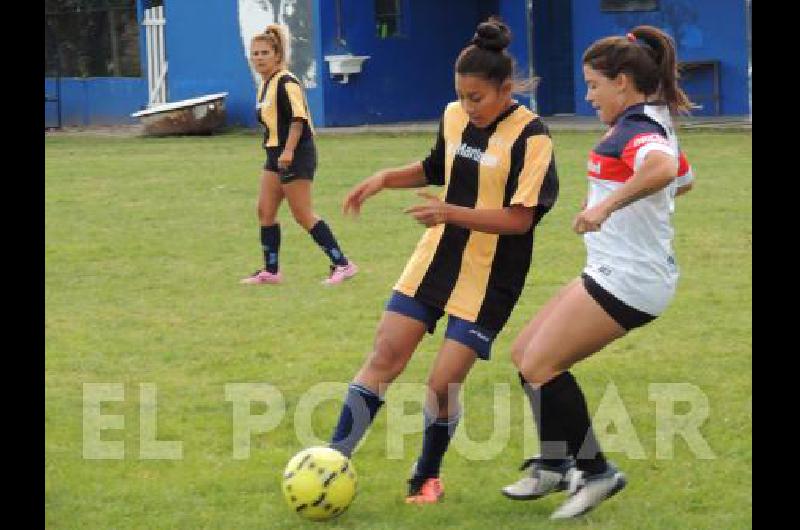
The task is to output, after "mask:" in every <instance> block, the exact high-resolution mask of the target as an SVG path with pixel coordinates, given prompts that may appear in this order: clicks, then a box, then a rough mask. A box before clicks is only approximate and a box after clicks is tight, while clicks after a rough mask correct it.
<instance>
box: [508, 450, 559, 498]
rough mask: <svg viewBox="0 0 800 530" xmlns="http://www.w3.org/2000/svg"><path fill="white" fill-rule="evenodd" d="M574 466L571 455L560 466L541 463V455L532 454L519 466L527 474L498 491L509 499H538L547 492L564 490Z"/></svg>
mask: <svg viewBox="0 0 800 530" xmlns="http://www.w3.org/2000/svg"><path fill="white" fill-rule="evenodd" d="M574 467H575V460H574V459H573V458H572V457H569V458H568V459H566V460H564V463H563V464H561V465H560V466H551V465H547V464H545V463H543V462H542V458H541V456H534V457H533V458H528V459H527V460H525V461H524V462H523V463H522V466H521V467H520V468H519V470H520V471H525V470H526V469H527V470H528V474H527V476H525V477H522V478H521V479H519V480H518V481H516V482H515V483H514V484H509V485H508V486H505V487H504V488H502V489H501V490H500V491H501V492H502V493H503V495H505V496H506V497H508V498H509V499H514V500H517V501H527V500H533V499H538V498H540V497H544V496H545V495H547V494H549V493H554V492H556V491H564V490H565V489H567V487H568V485H569V482H568V475H569V472H570V470H572V469H573V468H574Z"/></svg>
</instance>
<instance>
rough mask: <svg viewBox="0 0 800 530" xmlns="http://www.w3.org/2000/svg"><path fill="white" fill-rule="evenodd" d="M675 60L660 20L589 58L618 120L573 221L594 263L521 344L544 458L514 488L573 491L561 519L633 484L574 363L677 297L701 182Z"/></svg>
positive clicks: (598, 93)
mask: <svg viewBox="0 0 800 530" xmlns="http://www.w3.org/2000/svg"><path fill="white" fill-rule="evenodd" d="M676 65H677V59H676V56H675V45H674V43H673V41H672V39H671V38H670V37H669V36H668V35H666V34H665V33H664V32H663V31H661V30H659V29H657V28H654V27H652V26H639V27H637V28H635V29H633V30H632V31H631V33H629V34H628V35H626V36H624V37H606V38H604V39H600V40H598V41H597V42H595V43H593V44H592V45H591V46H590V47H589V48H588V49H587V50H586V52H585V53H584V55H583V72H584V77H585V79H586V84H587V88H588V90H587V94H586V100H587V101H589V102H591V104H592V106H593V107H594V108H595V109H597V114H598V117H599V118H600V120H601V121H602V122H603V123H605V124H607V125H608V126H609V129H608V131H607V132H606V134H605V135H604V136H603V137H602V138H601V140H600V141H599V143H598V144H597V145H596V146H595V147H594V149H593V150H592V151H591V153H590V156H589V163H588V178H589V194H588V197H587V200H586V204H585V207H584V209H583V210H582V211H581V212H580V213H579V214H578V215H577V217H576V218H575V221H574V223H573V228H574V229H575V231H576V232H577V233H579V234H583V235H584V239H585V243H586V249H587V261H586V267H585V268H584V270H583V272H582V274H581V276H580V277H579V278H576V279H575V280H573V281H572V282H570V283H569V284H568V285H567V286H566V287H564V288H563V289H562V290H561V291H560V292H559V293H558V294H557V295H556V296H555V297H553V298H552V299H551V300H550V301H548V302H547V303H546V304H545V305H544V307H542V309H541V310H540V311H539V312H538V313H537V314H536V316H535V317H534V318H533V320H531V322H530V323H528V325H527V326H526V327H525V328H524V329H523V330H522V332H521V333H520V334H519V336H518V337H517V339H516V341H515V342H514V345H513V346H512V358H513V360H514V363H515V364H516V366H517V368H518V369H519V377H520V382H521V383H522V385H523V388H524V390H525V393H526V394H527V396H528V398H529V400H530V402H531V408H532V409H533V415H534V418H535V420H536V427H537V431H538V435H539V441H540V448H541V451H542V454H541V455H539V456H536V457H533V458H530V459H528V460H526V461H525V463H524V464H523V469H526V470H527V473H526V475H525V477H523V478H522V479H521V480H519V481H517V482H516V483H514V484H511V485H509V486H506V487H505V488H503V494H504V495H506V496H507V497H510V498H512V499H537V498H540V497H542V496H544V495H547V494H549V493H552V492H555V491H560V490H564V489H568V490H569V492H570V495H569V497H568V498H567V500H566V501H565V502H564V503H563V504H562V505H561V506H560V507H559V508H558V509H557V510H556V511H555V512H554V513H553V515H552V518H554V519H563V518H569V517H575V516H578V515H582V514H584V513H586V512H588V511H589V510H591V509H592V508H594V507H595V506H597V505H598V504H600V503H601V502H602V501H603V500H605V499H607V498H609V497H611V496H612V495H614V494H616V493H617V492H619V491H620V490H621V489H622V488H623V487H625V484H626V478H625V475H623V474H622V472H620V471H619V470H618V469H617V468H616V466H614V464H612V463H611V462H608V461H606V458H605V456H604V455H603V452H602V451H601V450H600V445H599V444H598V442H597V439H596V437H595V434H594V432H593V430H592V426H591V421H590V418H589V413H588V409H587V407H586V400H585V398H584V396H583V392H582V391H581V389H580V387H579V386H578V383H577V381H576V380H575V378H574V377H573V376H572V374H570V372H569V369H570V368H571V367H572V366H573V365H574V364H575V363H577V362H578V361H581V360H583V359H585V358H586V357H588V356H590V355H592V354H593V353H595V352H597V351H599V350H601V349H602V348H603V347H605V346H606V345H607V344H609V343H611V342H613V341H614V340H616V339H618V338H620V337H622V336H623V335H625V334H626V333H627V332H628V331H629V330H631V329H633V328H636V327H639V326H642V325H644V324H646V323H648V322H650V321H652V320H653V319H654V318H656V316H658V315H659V314H660V313H661V312H662V311H663V310H664V308H665V307H666V306H667V304H668V303H669V301H670V300H671V299H672V297H673V295H674V293H675V286H676V283H677V279H678V267H677V264H676V262H675V257H674V254H673V251H672V237H673V229H672V224H671V216H672V213H673V210H674V198H675V197H676V196H677V195H679V194H681V193H685V192H686V191H688V190H689V189H690V188H691V186H692V180H693V177H692V171H691V168H690V167H689V165H688V162H686V159H685V157H683V155H682V154H681V152H680V148H679V146H678V141H677V139H676V137H675V132H674V129H673V126H672V119H671V115H673V114H676V113H677V112H679V111H686V110H688V108H689V105H690V103H689V100H688V99H687V97H686V95H685V94H684V93H683V92H682V91H681V89H680V88H679V87H678V84H677V68H676Z"/></svg>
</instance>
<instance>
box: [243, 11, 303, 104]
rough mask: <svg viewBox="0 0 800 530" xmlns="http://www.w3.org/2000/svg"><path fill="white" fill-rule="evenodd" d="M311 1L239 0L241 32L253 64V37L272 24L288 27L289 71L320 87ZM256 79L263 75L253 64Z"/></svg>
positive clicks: (248, 58) (245, 49)
mask: <svg viewBox="0 0 800 530" xmlns="http://www.w3.org/2000/svg"><path fill="white" fill-rule="evenodd" d="M312 16H313V13H312V7H311V0H239V33H240V35H241V37H242V44H244V52H245V57H246V59H247V61H248V64H250V62H249V61H250V40H251V39H252V38H253V36H254V35H256V34H258V33H263V32H264V29H266V27H267V26H268V25H269V24H281V25H283V26H285V27H286V28H288V32H287V33H288V34H289V38H290V40H291V43H292V45H291V52H290V54H289V57H288V59H289V70H291V71H292V73H294V75H296V76H297V78H298V79H300V81H301V82H302V83H303V84H304V85H305V86H306V88H315V87H316V86H317V82H316V79H317V64H316V60H315V58H314V46H313V44H314V43H313V41H312V39H313V31H312V29H313V28H312ZM251 73H252V74H253V80H254V81H255V83H256V84H258V83H260V82H261V76H260V75H258V74H257V73H256V71H255V70H253V69H252V67H251Z"/></svg>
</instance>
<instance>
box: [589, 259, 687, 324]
mask: <svg viewBox="0 0 800 530" xmlns="http://www.w3.org/2000/svg"><path fill="white" fill-rule="evenodd" d="M583 272H584V273H586V274H588V275H589V276H590V277H591V278H592V279H593V280H594V281H596V282H597V283H598V284H599V285H600V287H602V288H603V289H605V290H606V291H608V292H609V293H611V294H612V295H614V296H615V297H616V298H619V299H620V300H621V301H622V302H624V303H626V304H627V305H629V306H631V307H632V308H634V309H638V310H639V311H643V312H645V313H647V314H648V315H653V316H658V315H660V314H661V313H662V312H664V309H666V308H667V306H668V305H669V303H670V302H671V301H672V298H673V297H674V296H675V289H676V287H677V283H678V282H677V280H678V276H677V274H675V275H673V276H672V278H670V279H669V280H665V279H664V278H663V277H660V276H644V275H634V274H631V273H628V272H627V271H624V270H618V269H615V268H613V267H610V266H608V265H601V264H593V263H589V264H588V265H586V267H585V268H584V269H583Z"/></svg>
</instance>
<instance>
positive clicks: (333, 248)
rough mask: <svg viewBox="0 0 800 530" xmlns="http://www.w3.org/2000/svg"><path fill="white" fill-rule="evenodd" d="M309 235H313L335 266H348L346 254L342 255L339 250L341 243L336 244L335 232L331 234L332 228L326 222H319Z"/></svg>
mask: <svg viewBox="0 0 800 530" xmlns="http://www.w3.org/2000/svg"><path fill="white" fill-rule="evenodd" d="M308 233H309V234H311V237H313V238H314V241H316V243H317V245H319V246H320V248H322V250H323V251H324V252H325V254H327V255H328V257H329V258H330V260H331V262H333V264H334V265H347V258H346V257H344V254H342V251H341V250H340V249H339V243H337V242H336V238H335V237H333V232H331V229H330V227H328V224H327V223H326V222H325V221H323V220H322V219H320V220H319V221H317V224H315V225H314V226H313V227H312V228H311V230H309V231H308Z"/></svg>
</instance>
